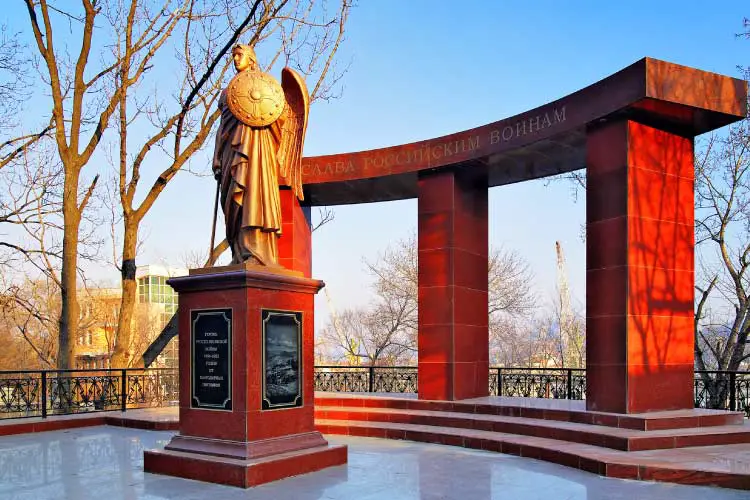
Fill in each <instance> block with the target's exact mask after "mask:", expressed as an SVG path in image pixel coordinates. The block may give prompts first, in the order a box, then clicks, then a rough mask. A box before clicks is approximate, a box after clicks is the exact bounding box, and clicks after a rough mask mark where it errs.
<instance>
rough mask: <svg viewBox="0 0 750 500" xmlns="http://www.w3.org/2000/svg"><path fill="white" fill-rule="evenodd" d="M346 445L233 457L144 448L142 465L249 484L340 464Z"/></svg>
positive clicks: (162, 471) (214, 480)
mask: <svg viewBox="0 0 750 500" xmlns="http://www.w3.org/2000/svg"><path fill="white" fill-rule="evenodd" d="M346 460H347V447H346V446H324V447H318V448H310V449H307V450H303V451H296V452H290V453H283V454H279V455H274V456H270V457H264V458H259V459H254V460H236V459H230V458H220V457H213V456H210V455H201V454H196V453H183V452H176V451H166V450H147V451H145V452H144V457H143V469H144V471H145V472H150V473H152V474H166V475H170V476H177V477H183V478H186V479H195V480H198V481H206V482H211V483H219V484H226V485H229V486H238V487H241V488H249V487H252V486H257V485H260V484H264V483H268V482H271V481H276V480H279V479H283V478H286V477H291V476H298V475H301V474H307V473H310V472H314V471H318V470H321V469H325V468H327V467H332V466H336V465H343V464H345V463H346Z"/></svg>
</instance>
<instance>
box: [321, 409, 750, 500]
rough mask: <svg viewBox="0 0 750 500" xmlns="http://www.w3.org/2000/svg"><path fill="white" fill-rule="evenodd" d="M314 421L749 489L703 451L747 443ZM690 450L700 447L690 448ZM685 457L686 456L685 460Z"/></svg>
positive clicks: (606, 471) (335, 428)
mask: <svg viewBox="0 0 750 500" xmlns="http://www.w3.org/2000/svg"><path fill="white" fill-rule="evenodd" d="M315 423H316V428H317V430H319V431H320V432H321V433H323V434H339V435H348V436H361V437H373V438H385V439H405V440H410V441H420V442H425V443H436V444H443V445H450V446H462V447H465V448H473V449H477V450H486V451H493V452H499V453H505V454H509V455H516V456H521V457H526V458H533V459H537V460H544V461H546V462H552V463H556V464H560V465H564V466H567V467H573V468H577V469H581V470H584V471H587V472H592V473H594V474H599V475H601V476H607V477H615V478H621V479H639V480H646V481H667V482H672V483H682V484H694V485H714V486H722V487H726V488H736V489H744V490H750V474H748V472H747V471H746V470H736V469H737V467H735V466H734V464H733V463H732V461H731V460H706V453H705V450H712V451H711V452H710V453H712V454H713V455H721V454H722V453H730V454H731V453H735V454H737V453H739V454H744V453H746V452H747V451H749V450H750V448H748V445H746V444H740V445H728V446H715V447H707V448H684V449H679V450H678V449H670V450H657V451H644V452H626V451H619V450H613V449H609V448H601V447H598V446H593V445H588V444H580V443H570V442H567V441H560V440H556V439H549V438H543V437H536V436H522V435H515V434H505V433H500V432H492V431H483V430H477V429H462V428H455V427H450V428H448V427H440V426H432V425H416V424H404V423H392V422H363V421H356V420H329V419H317V420H316V422H315ZM692 450H700V452H698V453H693V452H692ZM692 455H695V458H693V459H692V460H691V459H690V457H692ZM686 457H688V460H689V464H687V465H686Z"/></svg>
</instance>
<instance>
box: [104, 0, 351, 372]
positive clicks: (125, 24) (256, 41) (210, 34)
mask: <svg viewBox="0 0 750 500" xmlns="http://www.w3.org/2000/svg"><path fill="white" fill-rule="evenodd" d="M317 3H323V2H322V0H321V1H319V2H316V1H307V2H302V1H301V0H296V1H289V0H279V1H275V0H274V1H272V0H265V1H261V0H254V1H251V2H247V1H234V2H226V3H223V4H221V3H217V4H213V3H211V4H204V3H201V2H195V1H183V2H181V5H182V8H181V9H180V10H176V11H174V12H173V13H172V14H171V15H170V16H166V17H165V16H164V15H163V13H157V12H153V13H151V16H149V11H148V9H146V8H144V7H141V6H138V5H136V4H137V2H135V1H134V2H132V3H131V7H130V11H129V12H128V15H127V16H118V15H110V16H109V19H110V21H111V24H112V26H113V29H114V31H116V32H118V33H123V36H121V37H120V38H119V39H118V43H117V52H116V56H115V59H116V61H118V63H117V64H118V66H117V70H116V82H117V88H118V91H119V95H118V97H119V101H118V108H117V109H118V114H119V120H118V123H117V125H116V129H117V133H118V135H119V147H118V149H119V154H118V162H117V163H118V171H119V182H118V188H119V201H120V204H121V207H122V223H123V241H122V255H121V265H120V266H119V267H120V271H121V275H122V288H123V294H122V304H121V308H120V319H119V325H118V336H117V339H118V341H117V344H116V346H115V351H114V355H113V360H112V363H113V364H114V365H116V366H130V365H131V364H132V363H133V362H134V361H136V360H137V359H138V355H139V354H140V353H136V352H133V351H132V350H131V349H129V347H128V346H130V345H131V344H132V342H131V340H130V339H131V336H132V335H133V314H134V310H135V294H136V282H135V270H136V254H137V242H138V230H139V227H140V224H141V222H142V221H143V219H144V217H145V216H146V215H147V214H148V212H149V210H150V209H151V208H152V207H153V205H154V203H155V201H156V200H157V198H158V197H159V195H160V194H161V193H162V192H163V190H164V189H165V187H166V185H167V184H168V183H169V182H170V181H171V180H172V179H173V178H174V176H175V175H176V174H177V173H178V172H179V171H180V169H182V168H183V167H185V166H186V165H188V163H189V161H190V159H191V157H192V156H193V155H194V154H195V153H196V152H197V151H199V150H200V149H201V148H202V147H203V146H204V145H205V144H206V142H207V140H208V138H209V137H210V136H211V132H212V130H213V128H214V125H215V124H216V123H217V120H218V119H219V118H220V116H221V113H220V111H219V109H218V106H217V103H218V99H219V96H220V94H221V90H222V88H223V87H224V86H225V83H226V81H227V77H228V76H229V74H228V71H229V70H230V68H231V58H229V57H228V54H230V51H231V47H232V46H233V45H234V44H235V43H236V42H237V41H238V40H239V39H240V37H243V38H247V39H249V40H248V41H249V43H250V44H251V45H261V46H268V47H271V46H272V44H273V42H274V41H275V42H276V49H275V50H276V53H275V55H274V56H273V57H272V59H271V63H270V64H269V67H270V66H273V64H274V63H275V62H276V61H277V60H280V61H281V60H283V62H284V64H287V65H294V66H296V67H297V69H299V70H300V71H302V72H303V73H304V74H305V75H306V76H308V77H309V78H310V77H312V78H313V80H312V82H311V83H312V84H313V85H312V87H313V90H312V92H311V97H312V99H313V100H315V99H317V98H325V97H327V96H328V93H329V91H330V89H331V80H332V79H333V80H334V81H335V80H336V78H337V77H338V75H336V73H335V72H333V71H331V69H332V61H333V57H334V55H335V53H336V51H337V49H338V47H339V44H340V42H341V40H342V38H343V33H344V25H345V22H346V18H347V14H348V11H349V8H350V1H349V0H339V5H340V7H339V10H338V11H337V12H338V15H337V17H334V18H332V19H319V17H320V16H319V15H318V14H319V9H320V6H317V5H316V4H317ZM142 40H153V42H152V45H151V49H150V50H149V51H144V52H142V54H140V55H139V47H140V45H142V44H143V43H144V42H142ZM167 41H171V42H172V44H173V45H177V46H179V47H180V48H181V52H180V57H179V58H178V59H179V66H180V67H181V71H180V72H179V73H178V78H177V79H176V81H177V87H176V88H174V89H172V92H173V94H174V98H173V99H172V102H171V105H170V104H169V102H168V101H165V100H160V99H152V100H150V99H147V98H144V97H143V96H142V94H141V93H139V92H138V91H137V89H136V84H137V83H139V80H140V79H142V76H143V75H142V74H141V73H139V72H141V71H142V68H144V67H147V66H148V65H149V64H151V62H150V61H151V60H152V59H153V58H154V57H155V55H156V54H157V52H158V51H159V50H160V49H161V47H162V46H166V45H167ZM139 58H140V59H139ZM280 58H281V59H280ZM329 77H330V78H329ZM133 123H139V124H141V125H142V127H141V129H139V132H138V135H136V141H138V145H137V146H136V145H135V144H134V141H133V140H132V137H133V134H129V130H131V127H132V126H133ZM145 127H148V129H149V132H147V133H146V134H144V133H143V132H142V129H143V128H145ZM128 151H135V154H134V155H130V154H129V153H128ZM153 152H156V155H157V156H156V157H157V158H158V159H159V160H160V162H161V163H162V164H166V168H165V169H163V170H162V172H161V174H160V175H159V176H158V177H157V178H156V179H155V180H154V181H153V183H152V184H151V186H150V187H149V188H148V190H147V191H146V192H145V194H142V198H140V200H141V201H140V202H139V203H137V202H136V200H137V199H139V196H138V194H139V193H138V186H139V182H140V180H141V171H142V167H143V166H144V165H146V164H147V163H148V161H149V159H150V158H151V157H152V156H154V154H153ZM213 253H215V252H213Z"/></svg>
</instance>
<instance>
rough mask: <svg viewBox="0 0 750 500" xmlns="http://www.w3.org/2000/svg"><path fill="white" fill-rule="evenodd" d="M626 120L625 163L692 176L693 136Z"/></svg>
mask: <svg viewBox="0 0 750 500" xmlns="http://www.w3.org/2000/svg"><path fill="white" fill-rule="evenodd" d="M627 123H628V143H627V144H628V153H627V154H628V165H630V166H633V167H637V168H641V169H648V170H654V171H657V172H665V173H668V174H671V175H675V176H680V177H685V178H688V179H692V178H693V176H694V175H695V174H694V171H695V170H694V169H695V164H694V154H693V140H692V139H689V138H687V137H681V136H678V135H675V134H672V133H670V132H667V131H665V130H659V129H656V128H654V127H650V126H648V125H644V124H642V123H638V122H634V121H628V122H627ZM691 201H692V199H691Z"/></svg>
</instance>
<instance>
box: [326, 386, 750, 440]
mask: <svg viewBox="0 0 750 500" xmlns="http://www.w3.org/2000/svg"><path fill="white" fill-rule="evenodd" d="M315 406H316V407H332V406H346V407H366V408H392V409H399V410H432V411H451V412H458V413H474V414H485V415H501V416H506V417H525V418H534V419H539V420H554V421H562V422H575V423H580V424H591V425H601V426H606V427H619V428H624V429H634V430H641V431H646V430H648V431H651V430H664V429H684V428H692V427H713V426H725V425H743V423H744V421H745V419H744V415H743V413H742V412H732V411H724V410H708V409H705V408H695V409H688V410H674V411H662V412H652V413H640V414H617V413H605V412H596V411H588V410H586V403H585V401H576V400H560V399H538V398H510V397H490V398H478V399H477V400H462V401H428V400H419V399H414V398H410V397H388V396H380V395H368V394H358V393H353V394H341V393H321V392H317V393H316V394H315Z"/></svg>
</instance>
